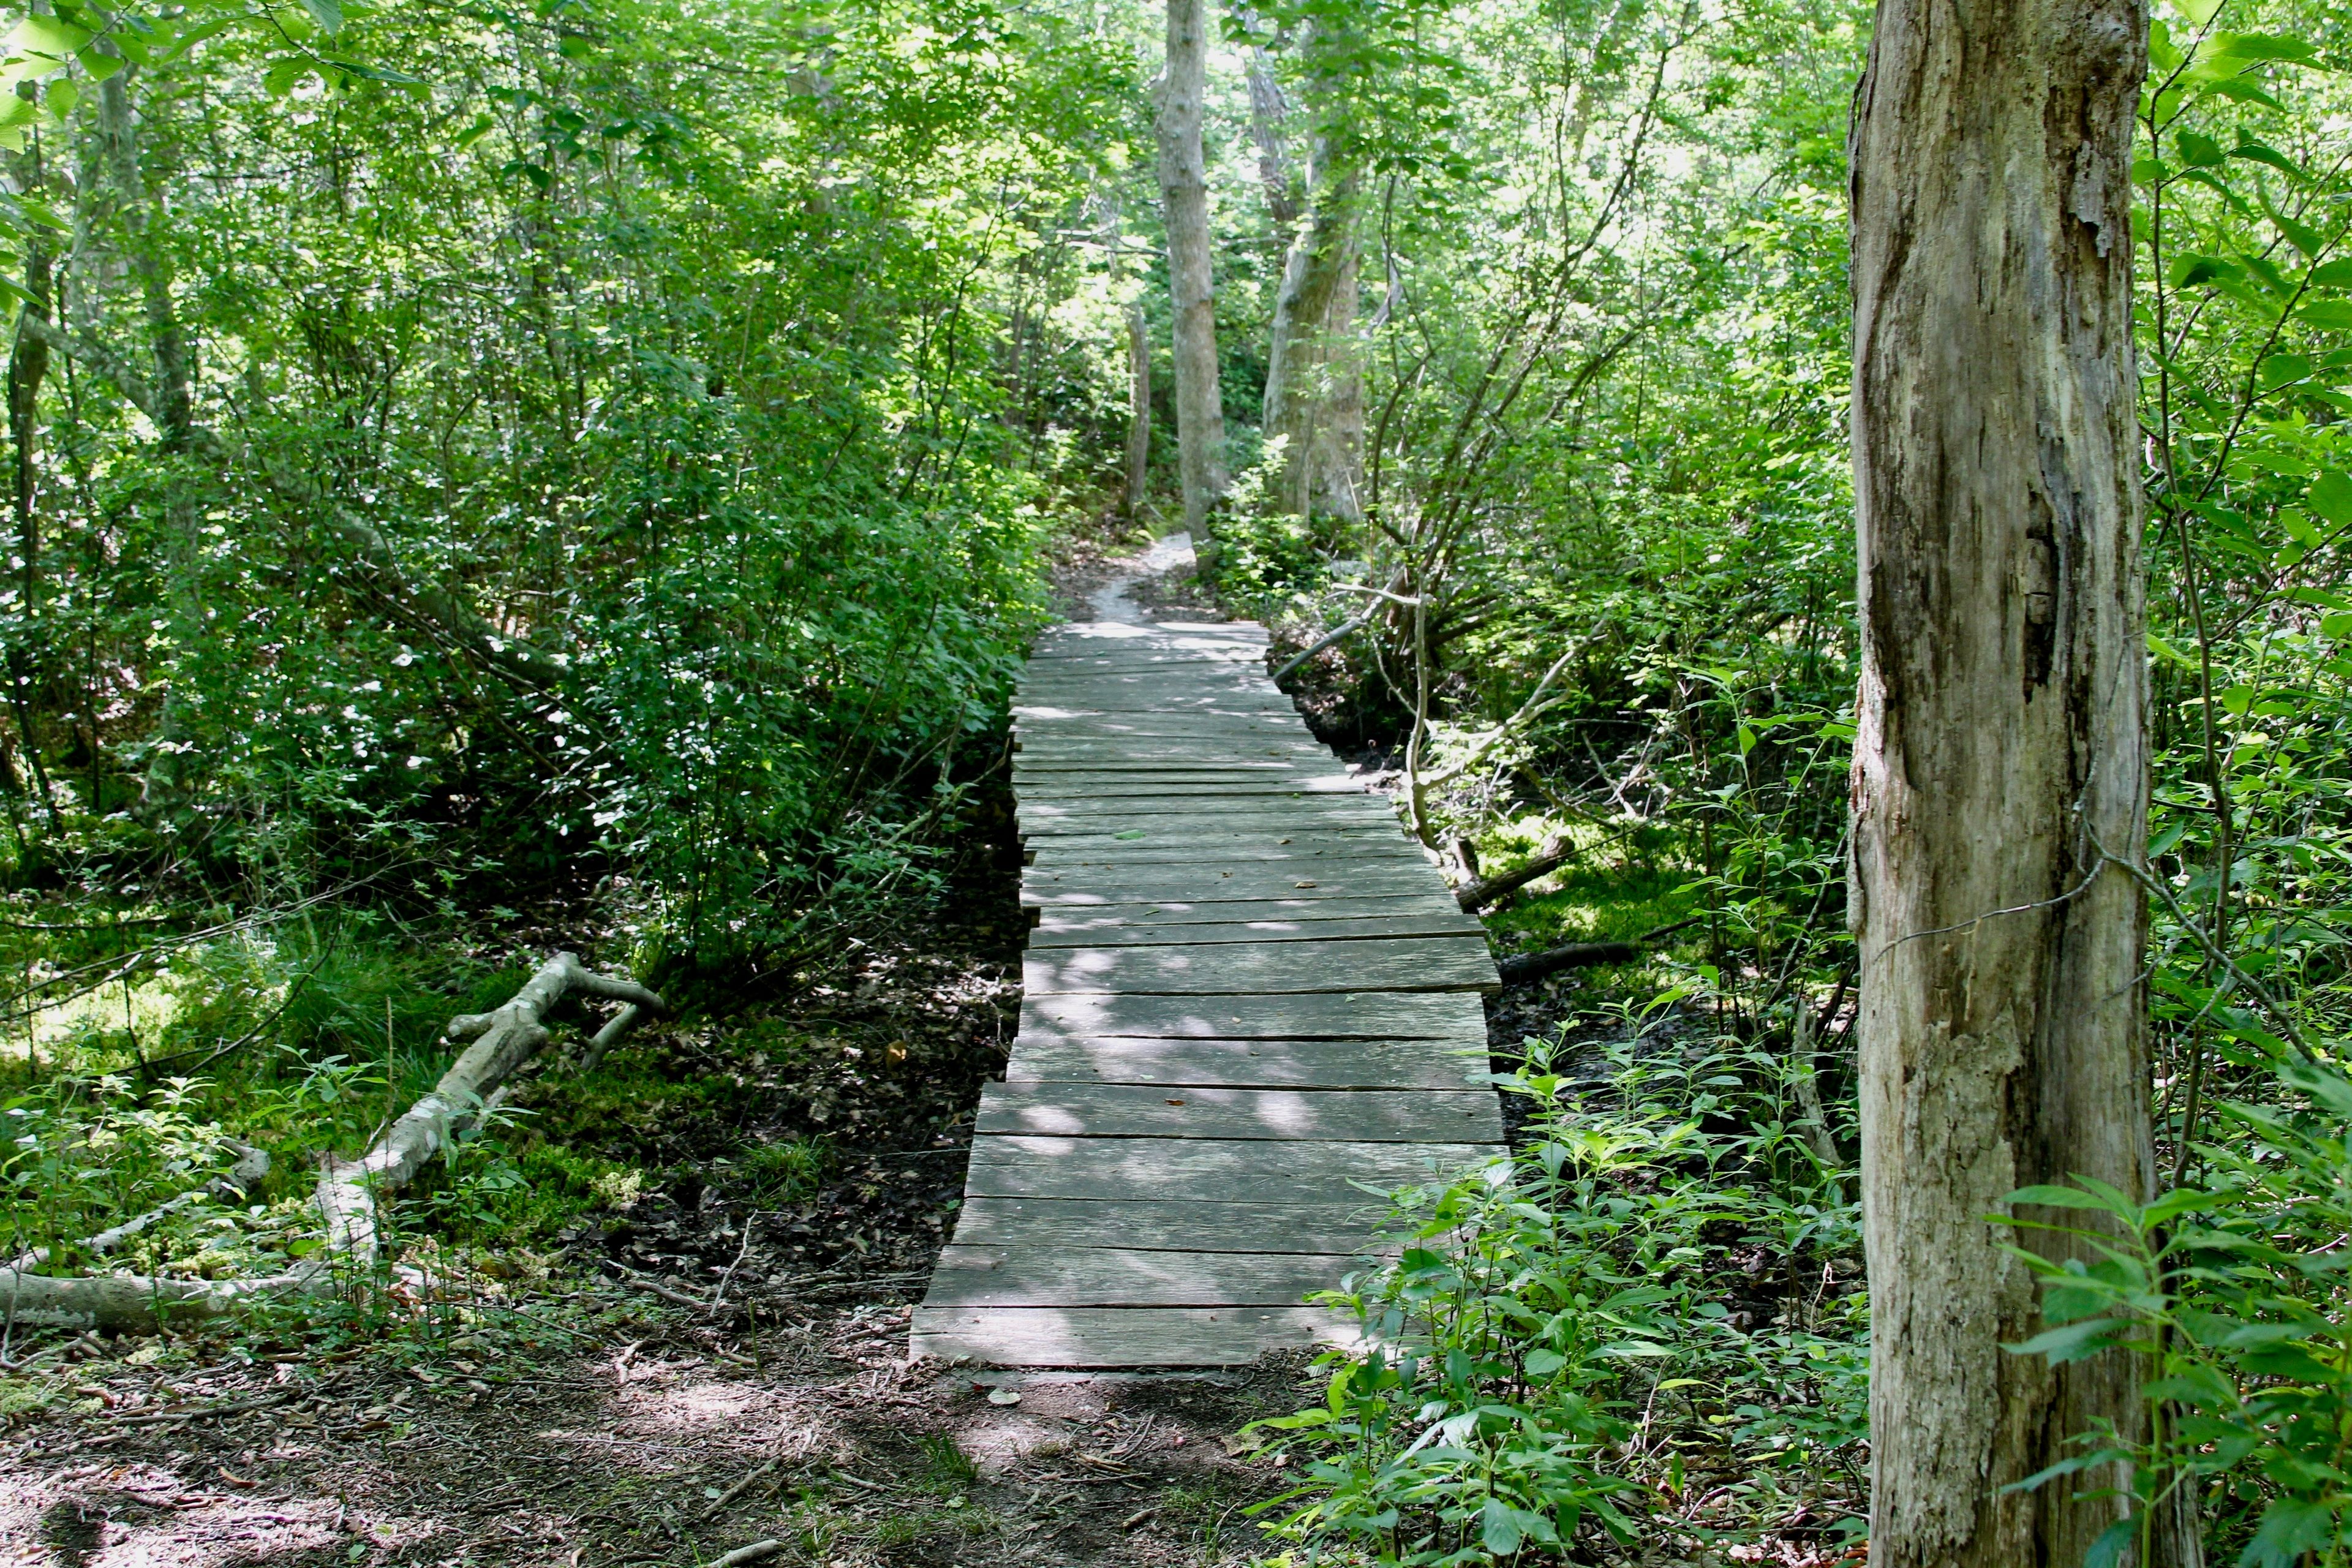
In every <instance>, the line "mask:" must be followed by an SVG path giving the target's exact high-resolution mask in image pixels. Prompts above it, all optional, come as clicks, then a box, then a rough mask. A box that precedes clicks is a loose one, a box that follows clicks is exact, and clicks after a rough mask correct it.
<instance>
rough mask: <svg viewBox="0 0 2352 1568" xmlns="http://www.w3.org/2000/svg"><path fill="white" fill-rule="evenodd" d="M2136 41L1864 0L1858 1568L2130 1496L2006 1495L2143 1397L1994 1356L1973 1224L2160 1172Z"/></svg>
mask: <svg viewBox="0 0 2352 1568" xmlns="http://www.w3.org/2000/svg"><path fill="white" fill-rule="evenodd" d="M2146 36H2147V19H2146V16H2144V14H2143V12H2142V10H2141V7H2140V5H2138V4H2137V0H1956V4H1955V5H1930V4H1928V3H1927V0H1885V3H1884V4H1882V5H1881V6H1880V8H1879V11H1878V18H1877V30H1876V36H1875V37H1874V40H1873V42H1872V46H1871V57H1870V67H1869V71H1868V74H1867V75H1866V76H1865V77H1864V80H1863V83H1862V87H1861V89H1860V91H1859V93H1858V95H1857V97H1856V100H1855V104H1854V119H1853V145H1852V149H1851V151H1852V171H1853V172H1852V181H1853V191H1852V195H1853V289H1854V385H1853V454H1854V480H1855V491H1856V500H1857V516H1858V523H1859V554H1860V581H1859V589H1858V592H1859V597H1860V604H1861V610H1862V620H1863V633H1862V654H1863V674H1862V687H1861V695H1860V725H1859V729H1860V733H1859V736H1858V738H1857V740H1856V742H1855V746H1854V769H1853V812H1854V820H1853V863H1852V910H1853V921H1854V927H1855V931H1856V934H1857V936H1858V937H1859V939H1860V944H1861V959H1860V961H1861V974H1862V991H1861V1015H1860V1037H1861V1071H1862V1126H1863V1178H1864V1237H1865V1241H1866V1245H1867V1248H1868V1252H1869V1268H1870V1279H1871V1293H1872V1307H1871V1310H1872V1327H1871V1354H1872V1366H1871V1436H1872V1472H1873V1474H1872V1503H1871V1508H1872V1521H1871V1561H1872V1563H1873V1564H1874V1568H1915V1565H1916V1568H1926V1565H1931V1564H1932V1565H1936V1568H1948V1565H1949V1568H1958V1565H1961V1564H1972V1565H1974V1564H1980V1565H1982V1568H2014V1565H2017V1564H2024V1563H2045V1564H2051V1565H2053V1568H2058V1565H2066V1564H2073V1563H2080V1562H2081V1561H2082V1560H2083V1556H2084V1552H2085V1551H2086V1550H2087V1549H2088V1548H2089V1546H2090V1545H2091V1543H2092V1542H2093V1541H2094V1540H2095V1539H2096V1538H2097V1537H2098V1535H2099V1534H2100V1533H2101V1532H2102V1531H2105V1530H2106V1529H2107V1528H2108V1527H2109V1525H2111V1524H2113V1523H2114V1522H2115V1521H2117V1520H2118V1519H2120V1518H2121V1517H2123V1515H2124V1513H2125V1512H2126V1507H2125V1505H2124V1503H2123V1502H2122V1501H2121V1500H2117V1499H2114V1498H2108V1499H2103V1500H2096V1501H2076V1500H2074V1494H2076V1493H2078V1492H2081V1491H2084V1490H2088V1489H2094V1488H2100V1487H2107V1486H2127V1485H2128V1484H2129V1481H2130V1477H2129V1476H2128V1475H2118V1474H2115V1473H2112V1472H2107V1473H2097V1474H2086V1475H2084V1476H2080V1477H2076V1478H2074V1479H2072V1480H2071V1481H2068V1480H2061V1481H2058V1482H2054V1483H2053V1484H2050V1485H2047V1486H2044V1487H2042V1488H2041V1489H2038V1490H2034V1491H2032V1492H2008V1493H2004V1491H2003V1489H2004V1488H2005V1487H2007V1486H2009V1485H2010V1484H2011V1483H2012V1482H2015V1481H2018V1480H2020V1479H2023V1478H2024V1477H2026V1476H2029V1475H2031V1474H2032V1473H2033V1472H2034V1471H2035V1470H2037V1469H2039V1468H2042V1467H2043V1466H2044V1465H2047V1464H2049V1463H2051V1462H2052V1461H2053V1460H2056V1459H2059V1458H2065V1457H2067V1456H2069V1455H2071V1454H2074V1453H2077V1452H2079V1451H2080V1450H2079V1449H2078V1448H2076V1447H2074V1446H2073V1445H2072V1444H2070V1443H2069V1441H2068V1439H2070V1438H2072V1437H2074V1436H2076V1435H2078V1434H2081V1433H2084V1432H2088V1431H2090V1430H2091V1429H2093V1428H2094V1427H2095V1426H2097V1425H2098V1424H2099V1423H2102V1422H2111V1423H2113V1425H2114V1426H2115V1428H2116V1431H2117V1432H2118V1433H2120V1434H2121V1435H2122V1436H2123V1437H2124V1439H2125V1440H2126V1442H2129V1441H2131V1440H2133V1439H2134V1438H2135V1437H2136V1436H2137V1435H2138V1434H2140V1433H2142V1432H2143V1431H2144V1430H2145V1429H2146V1425H2147V1423H2146V1420H2145V1415H2144V1411H2143V1407H2142V1405H2141V1402H2140V1400H2139V1398H2138V1389H2137V1384H2138V1382H2139V1379H2140V1375H2141V1373H2142V1370H2143V1369H2142V1368H2141V1367H2140V1366H2139V1365H2138V1364H2137V1363H2135V1362H2134V1361H2133V1360H2132V1359H2130V1358H2128V1357H2126V1356H2123V1355H2120V1354H2110V1355H2106V1356H2103V1357H2097V1358H2094V1359H2092V1360H2089V1361H2086V1362H2082V1363H2075V1364H2074V1365H2073V1366H2069V1367H2065V1368H2063V1369H2058V1370H2055V1371H2053V1369H2052V1368H2051V1367H2049V1366H2048V1365H2047V1364H2046V1363H2044V1362H2043V1361H2042V1360H2041V1359H2040V1358H2038V1357H2033V1356H2018V1355H2010V1354H2007V1353H2005V1352H2003V1351H2002V1350H2001V1348H2000V1347H2001V1344H2002V1343H2003V1342H2016V1341H2020V1340H2023V1339H2026V1338H2028V1337H2030V1336H2031V1335H2032V1334H2033V1333H2034V1332H2036V1331H2038V1329H2039V1328H2040V1326H2041V1314H2040V1304H2039V1301H2038V1300H2037V1298H2036V1292H2035V1289H2034V1284H2033V1280H2032V1275H2031V1274H2030V1273H2029V1272H2028V1270H2027V1269H2026V1268H2024V1267H2023V1266H2022V1265H2021V1263H2019V1262H2018V1261H2017V1260H2016V1259H2014V1258H2011V1257H2010V1256H2008V1255H2007V1254H2006V1253H2005V1252H2004V1251H2003V1244H2004V1243H2005V1242H2008V1241H2010V1240H2011V1239H2012V1237H2011V1233H2010V1232H2009V1231H2007V1230H2006V1229H2004V1228H2003V1227H2000V1226H1996V1225H1992V1224H1989V1223H1987V1220H1986V1216H1987V1215H1993V1214H1996V1213H1998V1212H2000V1211H2001V1210H2002V1209H2003V1208H2004V1206H2005V1205H2004V1203H2003V1200H2004V1198H2005V1196H2006V1194H2009V1193H2010V1192H2011V1191H2013V1190H2015V1189H2016V1188H2019V1187H2021V1186H2024V1185H2028V1184H2036V1183H2063V1182H2065V1181H2067V1180H2068V1179H2069V1178H2070V1177H2072V1176H2074V1175H2077V1174H2080V1175H2084V1176H2090V1177H2095V1178H2097V1179H2099V1180H2101V1181H2105V1182H2108V1183H2111V1184H2114V1185H2115V1186H2116V1187H2118V1188H2120V1189H2122V1190H2123V1191H2124V1192H2126V1193H2129V1194H2144V1193H2147V1191H2148V1189H2149V1184H2150V1182H2151V1180H2152V1176H2153V1169H2154V1157H2153V1151H2152V1147H2151V1137H2150V1130H2149V1123H2148V1100H2147V1039H2146V1034H2145V1026H2144V1022H2143V1019H2144V995H2143V991H2142V987H2141V984H2140V981H2139V963H2140V960H2141V952H2142V949H2143V947H2144V945H2145V941H2146V936H2147V916H2146V904H2145V901H2144V900H2143V899H2142V897H2141V895H2140V892H2139V890H2138V889H2137V886H2136V885H2135V884H2134V882H2133V881H2132V879H2130V878H2129V877H2128V876H2126V874H2125V873H2124V872H2123V871H2122V870H2120V869H2117V868H2115V867H2112V866H2107V865H2105V860H2104V858H2103V847H2104V851H2112V852H2113V853H2114V854H2115V855H2116V856H2137V855H2138V854H2139V853H2140V852H2141V846H2142V844H2143V842H2144V827H2145V821H2146V813H2147V755H2146V751H2145V745H2146V739H2145V723H2146V712H2145V708H2146V694H2145V684H2146V681H2145V673H2144V668H2143V663H2144V657H2145V656H2144V650H2143V641H2142V621H2143V614H2144V605H2143V593H2144V584H2143V579H2142V575H2141V570H2140V559H2139V538H2140V497H2139V490H2138V483H2137V458H2136V454H2135V447H2134V441H2135V431H2136V426H2135V419H2134V402H2135V394H2136V386H2135V381H2134V372H2133V361H2132V338H2131V333H2132V322H2131V305H2130V284H2131V229H2130V191H2129V186H2128V181H2127V174H2126V171H2127V170H2128V167H2129V156H2130V132H2131V116H2132V113H2133V110H2134V107H2135V104H2136V101H2137V89H2138V84H2139V81H2140V79H2141V76H2142V75H2143V73H2144V71H2145V68H2146V57H2145V47H2144V40H2145V38H2146ZM2030 1217H2035V1218H2052V1217H2055V1215H2054V1214H2044V1213H2040V1212H2032V1213H2031V1215H2030ZM2074 1217H2077V1218H2078V1217H2079V1216H2074ZM2015 1239H2017V1240H2019V1241H2020V1242H2021V1244H2022V1245H2025V1246H2028V1247H2033V1248H2035V1249H2037V1250H2041V1251H2043V1252H2045V1253H2048V1254H2050V1255H2052V1256H2064V1255H2070V1254H2078V1253H2081V1252H2082V1251H2084V1248H2083V1247H2081V1246H2080V1245H2079V1244H2077V1243H2075V1242H2074V1241H2073V1240H2072V1239H2070V1238H2068V1237H2062V1236H2053V1235H2048V1234H2044V1233H2038V1232H2025V1233H2019V1234H2018V1236H2017V1237H2016V1238H2015ZM2164 1555H2169V1554H2168V1553H2166V1554H2164Z"/></svg>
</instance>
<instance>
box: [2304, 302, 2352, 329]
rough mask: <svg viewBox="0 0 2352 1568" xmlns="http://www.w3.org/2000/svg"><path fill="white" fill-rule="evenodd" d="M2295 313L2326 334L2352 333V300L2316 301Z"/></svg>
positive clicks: (2307, 323)
mask: <svg viewBox="0 0 2352 1568" xmlns="http://www.w3.org/2000/svg"><path fill="white" fill-rule="evenodd" d="M2295 313H2296V314H2297V315H2299V316H2301V317H2302V318H2303V321H2304V325H2305V326H2309V327H2317V328H2318V329H2319V330H2320V331H2325V332H2346V331H2352V300H2312V301H2311V302H2310V303H2309V304H2307V305H2305V307H2304V308H2303V309H2302V310H2298V311H2297V312H2295Z"/></svg>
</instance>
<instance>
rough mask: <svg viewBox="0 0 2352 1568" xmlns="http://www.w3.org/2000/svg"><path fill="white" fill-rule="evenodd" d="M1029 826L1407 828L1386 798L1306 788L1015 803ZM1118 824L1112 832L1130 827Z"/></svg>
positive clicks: (1018, 812)
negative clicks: (1129, 821)
mask: <svg viewBox="0 0 2352 1568" xmlns="http://www.w3.org/2000/svg"><path fill="white" fill-rule="evenodd" d="M1015 810H1016V814H1017V815H1018V816H1020V818H1021V821H1022V822H1023V824H1024V825H1027V824H1031V823H1034V824H1036V825H1037V826H1041V827H1045V826H1053V825H1055V824H1057V823H1068V824H1071V825H1073V827H1074V830H1076V831H1080V832H1084V831H1087V827H1088V825H1089V824H1096V823H1101V822H1105V821H1108V820H1110V819H1113V818H1120V817H1126V818H1134V819H1141V820H1147V821H1148V820H1149V819H1150V818H1154V817H1158V818H1161V819H1164V820H1166V821H1167V823H1168V824H1169V826H1171V827H1198V826H1201V819H1202V818H1208V819H1213V820H1223V821H1225V822H1229V823H1231V824H1232V825H1233V826H1234V828H1235V829H1236V830H1241V829H1248V830H1251V831H1255V830H1257V829H1260V828H1274V829H1276V830H1279V829H1281V828H1283V827H1285V826H1297V827H1307V826H1324V827H1350V826H1353V827H1385V828H1387V829H1388V830H1389V831H1390V832H1391V833H1401V830H1400V829H1399V828H1398V826H1397V820H1396V817H1395V816H1394V814H1393V813H1392V812H1391V809H1390V807H1389V805H1388V803H1387V802H1386V801H1381V800H1375V799H1373V798H1372V797H1371V796H1370V795H1307V794H1304V793H1294V794H1289V795H1122V796H1117V797H1113V798H1110V799H1105V800H1083V799H1061V800H1024V801H1022V802H1020V803H1019V805H1017V807H1016V808H1015ZM1126 827H1127V825H1124V824H1116V823H1115V824H1114V825H1113V826H1110V827H1108V828H1106V829H1104V831H1107V832H1112V833H1119V832H1124V831H1126Z"/></svg>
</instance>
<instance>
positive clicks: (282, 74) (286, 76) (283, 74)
mask: <svg viewBox="0 0 2352 1568" xmlns="http://www.w3.org/2000/svg"><path fill="white" fill-rule="evenodd" d="M309 75H310V61H309V60H306V59H303V58H300V57H299V56H297V57H295V58H293V59H290V60H279V61H278V62H277V63H276V64H275V65H273V66H271V67H270V68H268V70H266V71H264V72H262V73H261V89H262V90H263V91H264V92H267V93H268V94H269V96H270V97H272V98H283V97H285V96H286V95H287V94H288V93H289V92H292V91H293V90H294V84H295V83H297V82H299V81H300V80H301V79H303V78H304V77H307V76H309Z"/></svg>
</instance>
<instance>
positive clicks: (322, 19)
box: [302, 0, 343, 34]
mask: <svg viewBox="0 0 2352 1568" xmlns="http://www.w3.org/2000/svg"><path fill="white" fill-rule="evenodd" d="M302 9H304V10H305V11H308V12H310V19H311V20H312V21H314V22H316V23H318V24H319V29H320V31H321V32H324V33H330V34H331V33H340V32H341V31H342V30H343V7H342V5H341V0H302Z"/></svg>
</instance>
